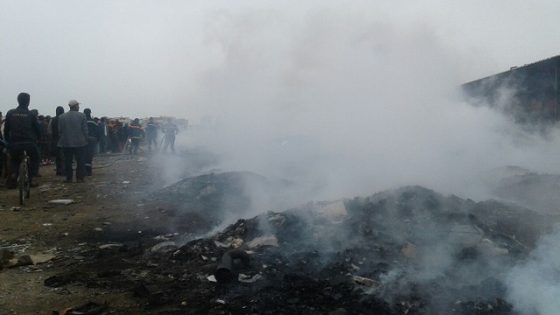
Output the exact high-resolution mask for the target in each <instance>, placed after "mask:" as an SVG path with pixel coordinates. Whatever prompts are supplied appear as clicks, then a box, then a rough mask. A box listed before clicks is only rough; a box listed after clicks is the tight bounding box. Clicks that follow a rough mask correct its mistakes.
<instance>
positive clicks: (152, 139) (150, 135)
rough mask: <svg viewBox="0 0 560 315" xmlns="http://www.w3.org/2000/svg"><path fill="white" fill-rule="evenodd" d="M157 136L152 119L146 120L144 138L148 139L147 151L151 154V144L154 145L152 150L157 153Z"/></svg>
mask: <svg viewBox="0 0 560 315" xmlns="http://www.w3.org/2000/svg"><path fill="white" fill-rule="evenodd" d="M157 134H158V126H157V124H156V123H155V122H154V118H153V117H150V119H149V120H148V124H146V138H147V139H148V151H150V152H152V143H153V144H154V148H155V149H156V151H157V148H158V145H157Z"/></svg>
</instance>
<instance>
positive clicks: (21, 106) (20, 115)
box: [4, 93, 41, 189]
mask: <svg viewBox="0 0 560 315" xmlns="http://www.w3.org/2000/svg"><path fill="white" fill-rule="evenodd" d="M17 101H18V107H17V108H15V109H12V110H10V111H9V112H8V113H7V114H6V121H5V123H4V134H5V139H6V142H7V143H8V152H9V153H10V157H11V158H10V161H11V163H10V170H11V174H10V176H9V177H8V181H7V186H8V188H12V189H13V188H16V184H17V177H18V172H19V164H20V162H21V157H22V155H23V151H26V152H27V154H28V155H29V158H30V160H31V163H30V164H31V165H30V167H31V170H32V171H31V172H29V182H30V183H31V186H36V184H34V183H33V181H32V178H33V176H35V172H34V171H33V170H37V171H38V169H39V159H40V158H39V150H38V149H37V140H38V139H39V137H40V136H41V127H40V126H39V123H38V122H37V116H35V115H33V114H32V113H31V111H29V102H30V101H31V97H30V96H29V94H27V93H19V95H18V97H17Z"/></svg>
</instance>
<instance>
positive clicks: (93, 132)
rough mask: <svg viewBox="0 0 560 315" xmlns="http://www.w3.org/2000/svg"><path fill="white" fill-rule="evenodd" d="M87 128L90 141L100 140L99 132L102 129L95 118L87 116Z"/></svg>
mask: <svg viewBox="0 0 560 315" xmlns="http://www.w3.org/2000/svg"><path fill="white" fill-rule="evenodd" d="M86 119H87V129H88V137H87V139H88V141H89V142H97V141H99V138H100V137H99V136H100V135H99V134H100V130H99V125H98V124H97V123H96V122H95V120H93V119H91V118H87V116H86Z"/></svg>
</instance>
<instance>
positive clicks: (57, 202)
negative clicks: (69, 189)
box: [49, 199, 74, 205]
mask: <svg viewBox="0 0 560 315" xmlns="http://www.w3.org/2000/svg"><path fill="white" fill-rule="evenodd" d="M49 203H50V204H55V205H69V204H72V203H74V199H53V200H49Z"/></svg>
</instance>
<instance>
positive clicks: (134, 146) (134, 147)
mask: <svg viewBox="0 0 560 315" xmlns="http://www.w3.org/2000/svg"><path fill="white" fill-rule="evenodd" d="M128 134H129V136H130V148H129V149H128V153H129V154H137V153H138V147H139V146H140V141H142V139H144V130H143V129H142V126H140V120H139V119H138V118H136V119H134V121H132V123H131V124H130V125H129V126H128Z"/></svg>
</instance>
